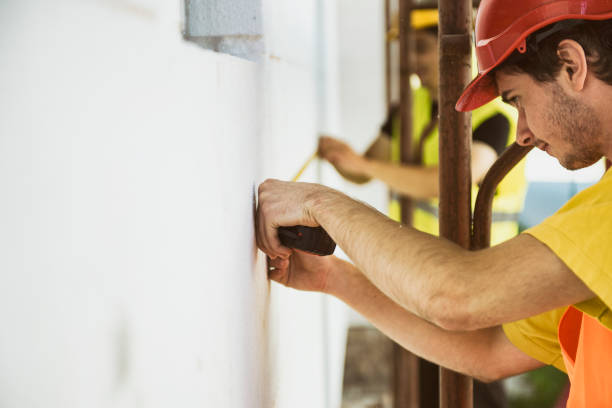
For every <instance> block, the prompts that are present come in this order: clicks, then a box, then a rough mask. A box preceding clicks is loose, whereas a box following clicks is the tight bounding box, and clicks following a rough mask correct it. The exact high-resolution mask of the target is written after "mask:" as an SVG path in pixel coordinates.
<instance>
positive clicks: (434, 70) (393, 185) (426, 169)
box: [318, 10, 526, 244]
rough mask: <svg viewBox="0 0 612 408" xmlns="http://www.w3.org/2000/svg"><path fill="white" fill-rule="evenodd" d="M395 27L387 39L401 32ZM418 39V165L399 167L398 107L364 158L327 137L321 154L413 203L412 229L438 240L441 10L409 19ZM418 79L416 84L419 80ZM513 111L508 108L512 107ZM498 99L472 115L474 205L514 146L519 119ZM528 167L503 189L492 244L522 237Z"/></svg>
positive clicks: (357, 178)
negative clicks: (501, 157) (521, 216)
mask: <svg viewBox="0 0 612 408" xmlns="http://www.w3.org/2000/svg"><path fill="white" fill-rule="evenodd" d="M398 24H399V22H398V21H396V20H395V22H394V27H392V29H391V30H390V34H389V35H388V37H391V38H393V35H394V34H393V33H396V34H395V35H397V32H399V29H398V28H397V27H395V26H396V25H398ZM411 25H412V28H413V29H414V36H415V51H416V52H415V56H416V58H415V71H416V73H417V74H418V78H419V80H420V83H421V85H420V86H415V87H414V89H413V93H412V102H413V103H412V127H413V135H414V137H415V139H416V142H415V145H414V150H416V152H415V153H416V154H415V156H416V158H417V159H416V160H415V163H414V164H403V165H399V164H398V162H399V124H400V123H399V115H398V113H399V112H398V109H397V107H394V108H392V109H391V111H390V112H389V117H388V118H387V120H386V122H385V123H384V124H383V126H382V127H381V132H380V135H379V136H378V138H376V140H375V141H374V142H373V143H372V145H371V146H370V147H369V148H368V150H367V151H366V153H365V154H364V155H363V156H361V155H358V154H357V153H355V152H354V151H353V150H352V149H351V148H350V146H349V145H347V144H346V143H344V142H342V141H340V140H337V139H334V138H332V137H329V136H322V137H321V138H320V140H319V149H318V153H319V156H320V157H321V158H322V159H325V160H328V161H329V162H330V163H331V164H332V165H333V166H334V167H335V168H336V169H337V170H338V172H339V173H340V174H342V175H343V176H344V177H345V178H346V179H348V180H350V181H353V182H356V183H364V182H366V181H369V180H370V179H372V178H375V179H379V180H382V181H383V182H385V183H386V184H387V185H388V186H389V188H390V189H391V190H392V191H393V192H395V193H399V194H402V195H406V196H409V197H412V198H413V199H415V204H416V205H415V210H414V214H413V223H412V225H413V226H414V227H415V228H416V229H418V230H420V231H423V232H427V233H429V234H434V235H437V234H438V229H439V228H438V217H437V214H438V196H439V191H438V189H439V183H438V179H439V168H438V150H439V149H438V141H439V138H438V89H439V86H438V85H439V84H438V82H439V75H438V59H439V58H438V10H415V11H413V12H412V13H411ZM415 79H416V78H415ZM508 108H509V107H508ZM508 108H507V107H505V106H503V103H502V102H501V101H500V100H499V99H498V100H496V101H495V102H494V103H491V104H489V105H487V106H483V107H481V108H479V109H477V110H476V111H475V112H474V113H473V115H472V128H473V130H474V133H473V138H472V150H471V170H472V181H473V183H474V188H473V191H472V197H473V199H474V200H475V199H476V196H477V193H478V189H477V185H478V184H479V183H480V181H482V179H483V178H484V176H485V174H486V172H487V170H488V169H489V168H490V167H491V165H492V164H493V163H494V162H495V160H496V158H497V156H498V155H500V154H501V153H502V152H503V151H504V149H505V148H506V146H507V145H508V144H510V143H512V141H513V140H514V134H515V132H516V127H515V115H513V114H512V112H510V111H509V109H508ZM525 184H526V183H525V178H524V163H523V162H521V164H519V165H518V166H517V167H516V168H515V169H514V170H513V171H512V172H511V173H510V174H509V175H508V176H507V177H506V178H505V179H504V181H503V182H502V183H501V184H500V186H499V187H498V190H497V194H496V197H495V201H494V208H493V226H492V234H491V238H492V239H491V242H492V244H497V243H500V242H503V241H505V240H506V239H508V238H511V237H513V236H515V235H516V234H518V229H519V228H518V215H519V213H520V211H521V209H522V206H523V201H524V197H525V189H526V188H525V187H526V186H525ZM389 216H390V217H391V218H393V219H395V220H399V205H398V202H397V201H396V200H394V201H392V203H391V206H390V214H389Z"/></svg>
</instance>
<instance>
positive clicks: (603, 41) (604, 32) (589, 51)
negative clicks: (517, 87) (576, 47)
mask: <svg viewBox="0 0 612 408" xmlns="http://www.w3.org/2000/svg"><path fill="white" fill-rule="evenodd" d="M565 39H570V40H574V41H576V42H577V43H579V44H580V45H581V46H582V48H583V49H584V52H585V55H586V58H587V64H588V66H589V69H590V70H592V71H593V73H594V74H595V76H596V77H597V78H599V79H600V80H602V81H604V82H605V83H607V84H609V85H612V20H602V21H587V20H563V21H560V22H558V23H555V24H552V25H549V26H546V27H544V28H541V29H540V30H538V31H536V32H534V33H532V34H530V35H529V37H527V41H526V43H527V51H526V52H525V53H524V54H521V53H520V52H518V51H517V50H515V51H514V52H513V53H512V54H510V56H509V57H508V58H507V59H506V60H505V61H504V62H503V63H502V64H501V65H500V66H499V67H497V68H496V69H495V71H498V70H501V71H504V72H508V73H526V74H528V75H530V76H531V77H532V78H533V79H535V80H537V81H539V82H551V81H553V80H554V79H555V77H556V76H557V75H558V74H559V71H560V70H561V67H562V65H563V60H562V59H561V58H560V57H559V55H558V54H557V47H558V45H559V43H560V42H561V41H563V40H565Z"/></svg>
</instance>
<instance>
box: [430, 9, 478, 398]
mask: <svg viewBox="0 0 612 408" xmlns="http://www.w3.org/2000/svg"><path fill="white" fill-rule="evenodd" d="M439 12H440V16H439V26H438V30H439V47H440V95H439V104H440V127H439V129H440V213H439V214H440V220H439V221H440V236H442V237H445V238H448V239H450V240H451V241H454V242H456V243H457V244H459V245H461V246H462V247H463V248H466V249H468V248H469V247H470V229H471V228H470V227H471V204H470V199H471V197H470V195H471V185H472V181H471V171H470V150H471V142H472V128H471V116H470V114H468V113H460V112H457V111H455V103H456V102H457V99H458V98H459V96H460V95H461V93H462V91H463V89H464V88H465V86H466V85H467V84H468V83H469V81H470V79H471V35H470V33H471V22H472V1H470V0H440V2H439ZM449 352H452V351H451V350H449ZM472 406H473V397H472V379H471V378H470V377H466V376H464V375H461V374H459V373H456V372H454V371H452V370H448V369H445V368H440V407H442V408H471V407H472Z"/></svg>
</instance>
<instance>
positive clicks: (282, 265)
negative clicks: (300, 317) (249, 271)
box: [268, 249, 335, 292]
mask: <svg viewBox="0 0 612 408" xmlns="http://www.w3.org/2000/svg"><path fill="white" fill-rule="evenodd" d="M292 252H293V253H292V254H291V256H290V257H289V258H287V259H282V258H276V259H268V277H269V278H270V279H272V280H275V281H277V282H279V283H281V284H283V285H285V286H288V287H290V288H293V289H298V290H307V291H315V292H324V291H325V289H326V287H327V280H328V277H329V273H330V270H331V268H332V265H333V261H334V259H335V258H334V257H333V256H316V255H312V254H308V253H306V252H302V251H299V250H295V249H294V250H293V251H292Z"/></svg>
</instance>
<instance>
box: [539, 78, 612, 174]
mask: <svg viewBox="0 0 612 408" xmlns="http://www.w3.org/2000/svg"><path fill="white" fill-rule="evenodd" d="M551 86H552V105H553V106H552V109H551V110H550V114H549V118H548V119H549V121H550V123H551V124H552V125H553V129H554V132H555V133H557V134H558V136H559V137H560V138H561V139H562V140H563V141H564V142H566V143H567V144H568V145H569V146H570V148H571V151H570V152H568V153H566V154H565V155H564V156H563V157H557V159H558V160H559V163H560V164H561V165H562V166H563V167H565V168H566V169H568V170H577V169H581V168H584V167H588V166H590V165H592V164H593V163H596V162H597V161H598V160H599V159H601V157H602V156H603V147H602V141H603V137H602V135H603V128H602V126H601V121H600V120H599V118H598V117H597V115H596V113H595V111H594V110H593V109H592V108H591V107H590V106H588V105H585V104H584V103H581V102H579V101H578V100H576V99H574V98H572V97H570V96H569V95H567V94H566V93H565V91H564V90H563V89H562V88H561V86H560V85H559V84H557V83H554V84H552V85H551Z"/></svg>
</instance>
